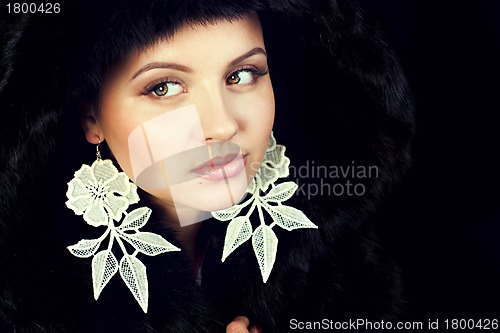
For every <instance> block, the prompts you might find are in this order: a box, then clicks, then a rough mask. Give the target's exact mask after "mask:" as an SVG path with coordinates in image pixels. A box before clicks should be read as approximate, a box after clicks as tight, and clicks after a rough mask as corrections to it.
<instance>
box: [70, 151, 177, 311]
mask: <svg viewBox="0 0 500 333" xmlns="http://www.w3.org/2000/svg"><path fill="white" fill-rule="evenodd" d="M66 196H67V197H68V201H66V206H67V207H68V208H70V209H72V210H73V211H74V212H75V214H76V215H83V216H84V220H85V221H86V222H87V223H88V224H90V225H92V226H94V227H99V226H106V227H107V229H106V231H105V232H104V233H103V234H102V235H101V237H99V238H97V239H82V240H81V241H79V242H78V243H77V244H75V245H71V246H68V250H69V251H70V252H71V254H73V255H74V256H77V257H79V258H89V257H92V256H93V258H92V284H93V287H94V298H95V299H96V300H97V299H98V298H99V296H100V294H101V292H102V290H103V289H104V287H106V285H107V284H108V282H109V281H110V280H111V278H112V277H113V276H114V275H115V274H116V273H117V272H118V271H119V272H120V276H121V277H122V280H123V281H124V282H125V285H126V286H127V287H128V289H129V290H130V292H131V293H132V295H133V296H134V298H135V299H136V301H137V302H138V303H139V305H140V306H141V308H142V310H143V311H144V312H147V311H148V299H149V290H148V278H147V273H146V266H144V264H143V263H142V262H141V261H140V260H139V259H137V254H138V253H143V254H146V255H148V256H156V255H158V254H161V253H165V252H171V251H180V249H179V248H178V247H176V246H174V245H172V244H171V243H169V242H168V241H166V240H165V239H164V238H163V237H161V236H160V235H157V234H154V233H151V232H142V231H139V229H140V228H142V227H143V226H144V225H146V223H147V221H148V220H149V217H150V216H151V209H149V208H147V207H140V208H137V209H135V210H133V211H131V212H130V213H127V212H126V210H127V209H128V207H129V205H130V204H133V203H137V202H139V196H138V195H137V186H136V185H135V184H133V183H131V182H130V181H129V179H128V177H127V176H126V175H125V173H123V172H118V170H117V169H116V168H115V167H114V165H113V164H112V163H111V161H110V160H106V161H103V160H101V159H99V158H98V159H97V160H96V161H95V162H94V163H93V164H92V166H88V165H82V167H81V168H80V170H78V171H77V172H75V178H73V179H72V180H71V181H70V182H69V183H68V191H67V192H66ZM122 216H124V217H123V219H122ZM120 220H121V222H120ZM115 221H116V225H115ZM108 236H109V241H108V245H107V248H106V249H105V250H102V251H100V252H97V250H98V249H99V247H100V246H101V244H102V242H103V241H104V240H105V239H106V238H107V237H108ZM124 240H125V241H126V242H127V243H128V244H130V246H131V247H133V248H134V250H135V251H134V252H133V253H132V254H129V253H128V251H127V248H126V247H125V242H124ZM115 241H116V243H117V244H118V247H119V248H120V249H121V250H122V252H123V256H122V257H121V259H120V262H118V260H117V258H116V257H115V255H114V254H113V252H112V249H113V245H114V243H115ZM96 252H97V253H96Z"/></svg>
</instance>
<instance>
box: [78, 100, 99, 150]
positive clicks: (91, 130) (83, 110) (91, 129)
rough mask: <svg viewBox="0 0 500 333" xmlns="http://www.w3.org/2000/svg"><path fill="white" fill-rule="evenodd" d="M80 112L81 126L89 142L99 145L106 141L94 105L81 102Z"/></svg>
mask: <svg viewBox="0 0 500 333" xmlns="http://www.w3.org/2000/svg"><path fill="white" fill-rule="evenodd" d="M79 111H80V124H81V126H82V129H83V131H84V132H85V137H86V138H87V141H88V142H89V143H92V144H98V143H99V142H102V141H104V134H103V133H102V131H101V128H100V126H99V123H98V121H97V118H96V116H95V114H96V112H95V111H94V108H93V106H92V104H91V103H89V102H87V101H81V102H80V106H79Z"/></svg>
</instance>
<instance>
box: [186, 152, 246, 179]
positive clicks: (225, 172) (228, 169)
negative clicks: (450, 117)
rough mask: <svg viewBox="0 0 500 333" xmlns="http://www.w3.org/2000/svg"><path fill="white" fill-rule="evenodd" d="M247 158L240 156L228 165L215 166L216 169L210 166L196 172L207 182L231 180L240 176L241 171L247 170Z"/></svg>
mask: <svg viewBox="0 0 500 333" xmlns="http://www.w3.org/2000/svg"><path fill="white" fill-rule="evenodd" d="M246 158H247V156H246V155H245V156H244V157H243V156H241V155H239V156H238V157H237V158H235V159H234V160H232V161H231V162H229V163H227V164H224V165H218V166H215V168H213V167H212V166H208V167H205V168H202V169H201V170H196V171H195V172H196V173H197V174H198V176H199V177H201V178H203V179H207V180H223V179H227V178H231V177H234V176H236V175H239V174H240V173H241V171H243V169H245V164H246Z"/></svg>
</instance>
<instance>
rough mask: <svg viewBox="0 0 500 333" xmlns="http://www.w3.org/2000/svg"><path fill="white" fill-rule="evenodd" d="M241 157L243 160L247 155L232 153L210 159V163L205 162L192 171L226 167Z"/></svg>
mask: <svg viewBox="0 0 500 333" xmlns="http://www.w3.org/2000/svg"><path fill="white" fill-rule="evenodd" d="M239 155H241V158H245V157H246V155H247V154H241V153H231V154H226V155H224V156H214V157H213V158H211V159H209V160H208V161H206V162H203V163H201V164H200V165H198V166H196V167H194V168H193V169H192V170H191V171H195V172H196V171H197V170H200V169H203V168H207V167H220V166H223V165H226V164H228V163H229V162H231V161H233V160H234V159H236V158H237V157H238V156H239Z"/></svg>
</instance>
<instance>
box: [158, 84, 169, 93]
mask: <svg viewBox="0 0 500 333" xmlns="http://www.w3.org/2000/svg"><path fill="white" fill-rule="evenodd" d="M167 91H168V88H167V86H166V85H165V84H162V85H161V86H159V87H158V88H156V91H155V93H156V94H157V95H159V96H163V95H165V94H166V93H167Z"/></svg>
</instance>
